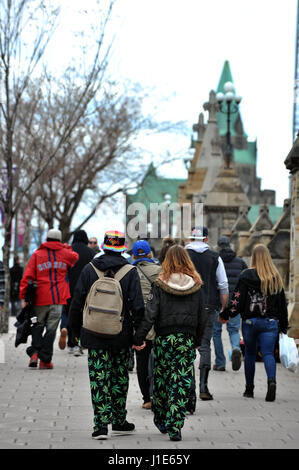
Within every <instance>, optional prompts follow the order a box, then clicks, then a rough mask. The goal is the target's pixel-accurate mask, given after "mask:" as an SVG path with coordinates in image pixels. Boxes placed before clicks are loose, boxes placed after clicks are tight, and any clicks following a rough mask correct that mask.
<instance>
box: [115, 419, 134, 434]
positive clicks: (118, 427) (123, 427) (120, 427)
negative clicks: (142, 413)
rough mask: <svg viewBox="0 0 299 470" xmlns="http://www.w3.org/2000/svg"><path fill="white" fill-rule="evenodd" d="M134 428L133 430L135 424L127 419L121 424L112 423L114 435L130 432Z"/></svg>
mask: <svg viewBox="0 0 299 470" xmlns="http://www.w3.org/2000/svg"><path fill="white" fill-rule="evenodd" d="M134 430H135V424H133V423H128V421H125V422H124V423H123V424H112V434H114V435H115V436H116V435H119V436H121V435H125V434H131V432H132V431H134Z"/></svg>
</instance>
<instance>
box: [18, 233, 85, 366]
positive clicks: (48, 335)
mask: <svg viewBox="0 0 299 470" xmlns="http://www.w3.org/2000/svg"><path fill="white" fill-rule="evenodd" d="M61 239H62V234H61V231H60V230H55V229H50V230H49V231H48V234H47V240H46V242H45V243H42V244H41V245H40V247H39V248H38V249H37V250H35V251H34V253H33V255H32V256H31V258H30V260H29V262H28V264H27V266H26V269H25V271H24V275H23V277H22V280H21V283H20V298H21V300H22V307H25V306H26V302H25V296H26V289H27V286H28V281H29V280H31V281H37V288H36V297H35V307H34V312H35V314H36V320H37V321H36V323H35V324H34V326H33V327H32V342H31V346H29V347H28V348H27V354H28V356H29V357H30V361H29V367H37V365H38V360H39V361H40V362H39V368H40V369H53V363H52V362H51V360H52V356H53V344H54V341H55V336H56V330H57V327H58V325H59V322H60V319H61V312H62V307H63V305H65V304H66V302H67V299H68V298H69V297H70V289H69V283H68V282H67V280H66V276H67V270H68V268H69V267H72V266H74V264H75V263H76V262H77V261H78V258H79V256H78V254H77V253H75V252H74V251H73V250H72V248H71V246H69V245H68V244H66V243H64V244H63V243H61ZM44 330H45V334H43V333H44Z"/></svg>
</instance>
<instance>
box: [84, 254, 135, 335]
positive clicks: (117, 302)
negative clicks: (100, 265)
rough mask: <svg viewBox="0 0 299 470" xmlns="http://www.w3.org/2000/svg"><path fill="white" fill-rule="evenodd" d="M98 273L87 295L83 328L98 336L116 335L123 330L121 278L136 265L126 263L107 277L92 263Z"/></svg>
mask: <svg viewBox="0 0 299 470" xmlns="http://www.w3.org/2000/svg"><path fill="white" fill-rule="evenodd" d="M90 264H91V266H92V267H93V269H94V270H95V272H96V273H97V275H98V279H97V280H96V281H95V282H94V283H93V284H92V286H91V288H90V290H89V293H88V295H87V297H86V301H85V305H84V309H83V328H85V329H86V330H88V331H90V332H91V333H95V334H97V335H98V336H102V335H103V336H115V335H118V334H119V333H120V332H121V331H122V322H123V316H122V310H123V295H122V289H121V285H120V282H119V281H120V280H121V279H122V278H123V277H124V276H125V275H126V274H127V273H128V272H129V271H130V270H131V269H134V266H131V265H130V264H125V265H124V266H122V267H121V268H120V269H119V270H118V271H117V273H116V274H115V275H114V277H105V272H103V271H99V270H98V269H97V268H96V267H95V266H94V265H93V264H92V263H90Z"/></svg>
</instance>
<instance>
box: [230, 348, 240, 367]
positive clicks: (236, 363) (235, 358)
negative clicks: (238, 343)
mask: <svg viewBox="0 0 299 470" xmlns="http://www.w3.org/2000/svg"><path fill="white" fill-rule="evenodd" d="M240 367H241V351H240V349H233V352H232V368H233V370H239V369H240Z"/></svg>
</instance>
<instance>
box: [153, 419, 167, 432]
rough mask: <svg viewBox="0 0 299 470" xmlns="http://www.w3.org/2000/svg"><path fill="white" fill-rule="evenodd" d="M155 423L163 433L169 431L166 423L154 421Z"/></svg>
mask: <svg viewBox="0 0 299 470" xmlns="http://www.w3.org/2000/svg"><path fill="white" fill-rule="evenodd" d="M154 425H155V426H156V427H157V428H158V429H159V431H160V432H161V433H162V434H166V433H167V431H166V428H165V424H163V423H156V422H155V421H154Z"/></svg>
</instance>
